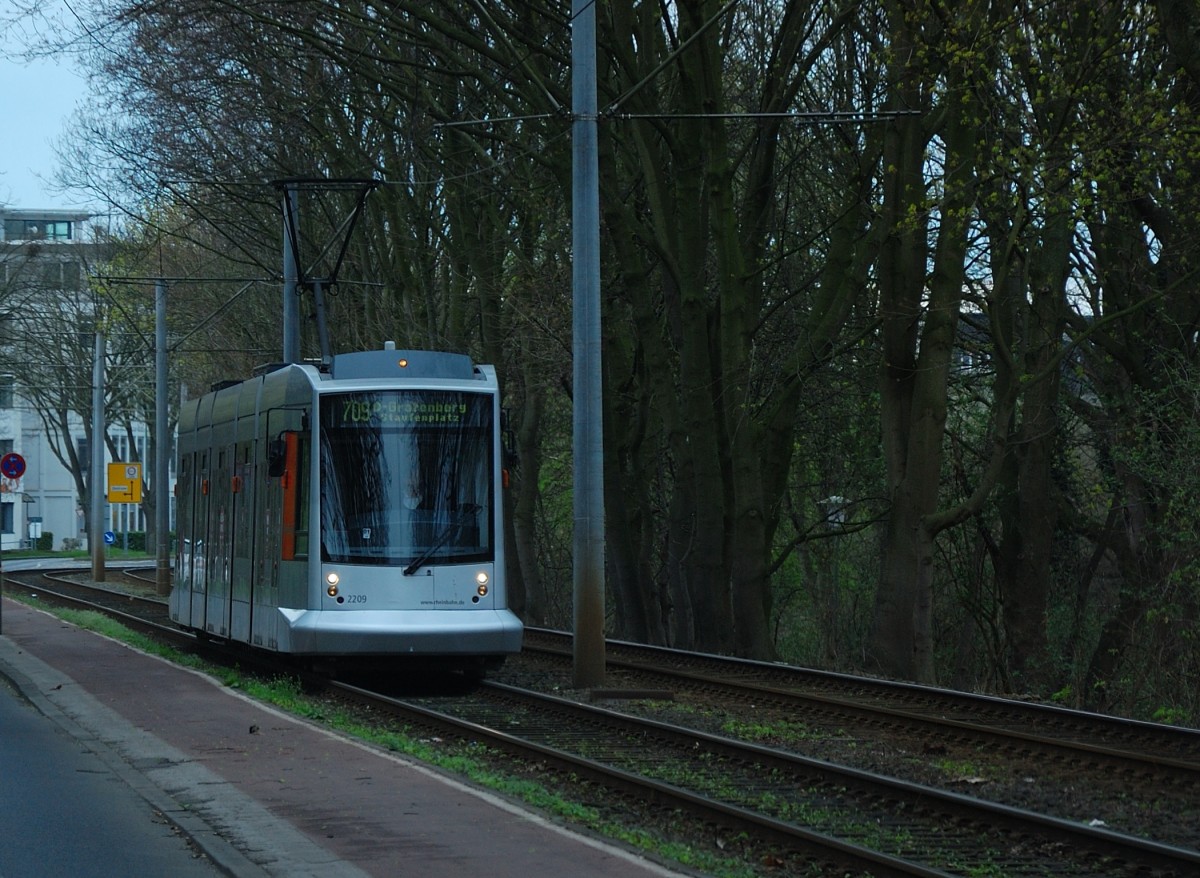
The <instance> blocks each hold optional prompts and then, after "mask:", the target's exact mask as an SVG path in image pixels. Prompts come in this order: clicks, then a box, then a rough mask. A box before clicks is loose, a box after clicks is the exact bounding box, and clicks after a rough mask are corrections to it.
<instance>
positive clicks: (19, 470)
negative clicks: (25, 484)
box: [0, 451, 25, 479]
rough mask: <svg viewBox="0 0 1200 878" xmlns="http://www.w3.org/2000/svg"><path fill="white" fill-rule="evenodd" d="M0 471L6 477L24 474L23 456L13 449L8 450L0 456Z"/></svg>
mask: <svg viewBox="0 0 1200 878" xmlns="http://www.w3.org/2000/svg"><path fill="white" fill-rule="evenodd" d="M0 473H3V474H4V477H5V478H8V479H19V478H21V476H23V475H25V458H23V457H21V455H19V454H17V453H16V452H15V451H10V452H9V453H8V454H6V455H4V457H0Z"/></svg>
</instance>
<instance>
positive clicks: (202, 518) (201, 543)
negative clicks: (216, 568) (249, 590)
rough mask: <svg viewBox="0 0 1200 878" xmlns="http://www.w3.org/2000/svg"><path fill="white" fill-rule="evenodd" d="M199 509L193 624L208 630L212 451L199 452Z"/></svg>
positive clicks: (194, 547) (194, 552)
mask: <svg viewBox="0 0 1200 878" xmlns="http://www.w3.org/2000/svg"><path fill="white" fill-rule="evenodd" d="M194 484H195V497H196V502H195V507H194V509H195V512H194V515H193V518H192V521H193V522H194V524H195V527H193V528H192V592H191V594H192V612H191V622H190V624H191V626H192V627H193V628H198V629H201V630H204V615H205V609H206V607H205V597H206V591H207V588H206V586H207V583H208V559H209V546H208V540H207V539H205V538H206V537H207V536H208V529H209V521H208V491H209V472H208V451H207V450H205V451H201V452H200V453H199V454H197V455H196V478H195V483H194Z"/></svg>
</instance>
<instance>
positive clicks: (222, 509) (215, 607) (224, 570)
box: [204, 446, 233, 637]
mask: <svg viewBox="0 0 1200 878" xmlns="http://www.w3.org/2000/svg"><path fill="white" fill-rule="evenodd" d="M213 457H214V460H213V472H212V479H211V480H210V482H209V513H208V514H209V525H208V546H209V551H208V602H207V603H208V608H207V615H206V616H205V620H204V627H205V630H206V631H210V632H212V633H213V634H215V635H217V636H218V637H228V636H229V572H230V570H229V568H230V555H231V547H230V532H231V530H232V527H233V505H232V503H231V502H230V499H231V497H232V496H233V494H232V490H231V482H232V481H233V472H232V470H233V466H232V463H233V461H232V460H231V458H232V457H233V449H232V448H230V447H228V446H226V447H219V448H217V449H216V450H215V452H214V455H213Z"/></svg>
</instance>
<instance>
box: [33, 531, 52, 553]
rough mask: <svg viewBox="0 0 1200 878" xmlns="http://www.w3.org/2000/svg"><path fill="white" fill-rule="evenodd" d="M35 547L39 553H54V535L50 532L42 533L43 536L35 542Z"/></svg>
mask: <svg viewBox="0 0 1200 878" xmlns="http://www.w3.org/2000/svg"><path fill="white" fill-rule="evenodd" d="M33 547H34V548H35V549H37V550H38V551H39V552H52V551H53V550H54V534H53V533H51V532H50V531H48V530H44V531H42V535H41V536H40V537H38V538H37V539H36V540H34V545H33Z"/></svg>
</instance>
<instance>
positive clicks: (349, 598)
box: [346, 594, 367, 604]
mask: <svg viewBox="0 0 1200 878" xmlns="http://www.w3.org/2000/svg"><path fill="white" fill-rule="evenodd" d="M366 602H367V596H366V595H365V594H348V595H346V603H348V604H365V603H366Z"/></svg>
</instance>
